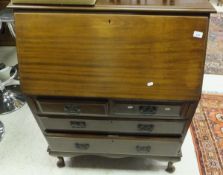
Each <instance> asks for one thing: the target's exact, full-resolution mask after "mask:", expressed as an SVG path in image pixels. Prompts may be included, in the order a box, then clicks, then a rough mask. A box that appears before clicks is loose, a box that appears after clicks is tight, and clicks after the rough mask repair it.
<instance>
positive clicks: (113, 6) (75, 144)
mask: <svg viewBox="0 0 223 175" xmlns="http://www.w3.org/2000/svg"><path fill="white" fill-rule="evenodd" d="M9 7H11V8H13V9H14V13H15V22H16V35H17V41H16V42H17V51H18V61H19V69H20V70H19V71H20V81H21V87H22V90H23V92H24V93H25V94H26V95H27V99H28V104H29V106H30V107H31V110H32V112H33V114H34V116H35V118H36V121H37V122H38V124H39V126H40V128H41V130H42V132H43V134H44V136H45V138H46V140H47V142H48V144H49V148H48V151H49V153H50V154H51V155H55V156H57V157H58V158H59V161H58V166H59V167H61V166H64V160H63V157H64V156H68V157H73V156H79V155H102V156H110V157H128V156H129V157H131V156H134V157H135V156H140V157H148V158H152V159H159V160H165V161H168V162H169V163H168V167H167V171H169V172H173V171H174V167H173V162H176V161H179V160H180V158H181V151H180V150H181V145H182V143H183V140H184V138H185V135H186V133H187V130H188V128H189V125H190V123H191V120H192V117H193V115H194V112H195V110H196V106H197V104H198V102H199V99H200V95H201V87H202V79H203V69H204V62H205V54H206V44H207V36H208V25H209V14H210V13H211V12H214V10H213V8H212V6H211V5H210V4H209V3H208V2H206V1H204V0H195V1H185V0H176V1H170V2H169V1H161V0H157V1H156V2H154V1H150V0H148V1H142V0H139V1H133V0H132V1H125V0H120V1H112V0H98V1H97V2H96V4H95V5H94V6H65V5H64V6H58V5H46V4H45V5H36V4H24V3H23V4H11V5H10V6H9Z"/></svg>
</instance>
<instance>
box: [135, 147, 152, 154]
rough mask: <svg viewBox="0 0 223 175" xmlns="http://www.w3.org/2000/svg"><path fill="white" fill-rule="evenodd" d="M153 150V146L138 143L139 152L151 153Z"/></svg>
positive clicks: (137, 149)
mask: <svg viewBox="0 0 223 175" xmlns="http://www.w3.org/2000/svg"><path fill="white" fill-rule="evenodd" d="M150 150H151V146H149V145H148V146H140V145H136V151H137V152H139V153H149V152H150Z"/></svg>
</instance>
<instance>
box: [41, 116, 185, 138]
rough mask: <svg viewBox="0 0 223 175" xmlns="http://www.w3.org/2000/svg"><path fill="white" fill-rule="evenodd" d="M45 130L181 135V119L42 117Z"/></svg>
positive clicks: (183, 124)
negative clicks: (143, 119)
mask: <svg viewBox="0 0 223 175" xmlns="http://www.w3.org/2000/svg"><path fill="white" fill-rule="evenodd" d="M40 120H41V122H42V124H43V126H44V129H45V130H60V131H61V130H64V131H86V132H103V133H122V134H124V133H126V134H128V133H130V134H163V135H167V134H169V135H181V134H182V132H183V129H184V126H185V121H184V120H181V121H178V120H151V121H150V120H149V121H148V120H147V121H137V120H134V121H132V120H131V121H130V120H127V121H126V120H89V119H61V118H48V117H40Z"/></svg>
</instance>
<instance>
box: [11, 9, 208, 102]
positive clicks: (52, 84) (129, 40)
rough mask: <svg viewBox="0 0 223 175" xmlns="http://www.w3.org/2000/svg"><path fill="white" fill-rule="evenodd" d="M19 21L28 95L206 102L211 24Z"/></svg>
mask: <svg viewBox="0 0 223 175" xmlns="http://www.w3.org/2000/svg"><path fill="white" fill-rule="evenodd" d="M15 19H16V33H17V49H18V57H19V65H20V77H21V86H22V89H23V92H24V93H26V94H29V95H50V96H74V97H75V96H78V97H106V98H127V99H131V98H135V99H146V100H149V99H151V100H198V99H199V98H200V92H201V85H202V77H203V67H204V59H205V53H206V38H207V29H208V18H207V17H189V16H161V15H160V16H152V15H150V16H149V15H148V16H146V15H121V14H77V13H76V14H74V13H73V14H72V13H16V14H15ZM194 31H200V32H203V37H202V38H195V37H193V33H194ZM148 82H153V86H150V87H148V86H147V83H148Z"/></svg>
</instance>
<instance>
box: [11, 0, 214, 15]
mask: <svg viewBox="0 0 223 175" xmlns="http://www.w3.org/2000/svg"><path fill="white" fill-rule="evenodd" d="M25 1H26V2H27V3H22V4H13V3H11V4H10V5H9V7H10V8H14V9H27V10H31V9H32V10H78V11H82V10H84V11H141V12H188V13H191V12H192V13H211V12H215V9H214V8H213V7H212V5H211V4H210V3H209V2H208V0H97V1H96V4H95V5H94V6H75V5H52V3H51V5H49V4H47V3H45V4H44V5H43V4H42V5H41V4H35V5H34V4H29V2H31V1H33V0H25ZM25 1H24V2H25ZM46 1H47V0H46ZM51 1H52V0H51ZM65 1H66V0H64V2H65ZM61 4H63V0H61Z"/></svg>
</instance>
